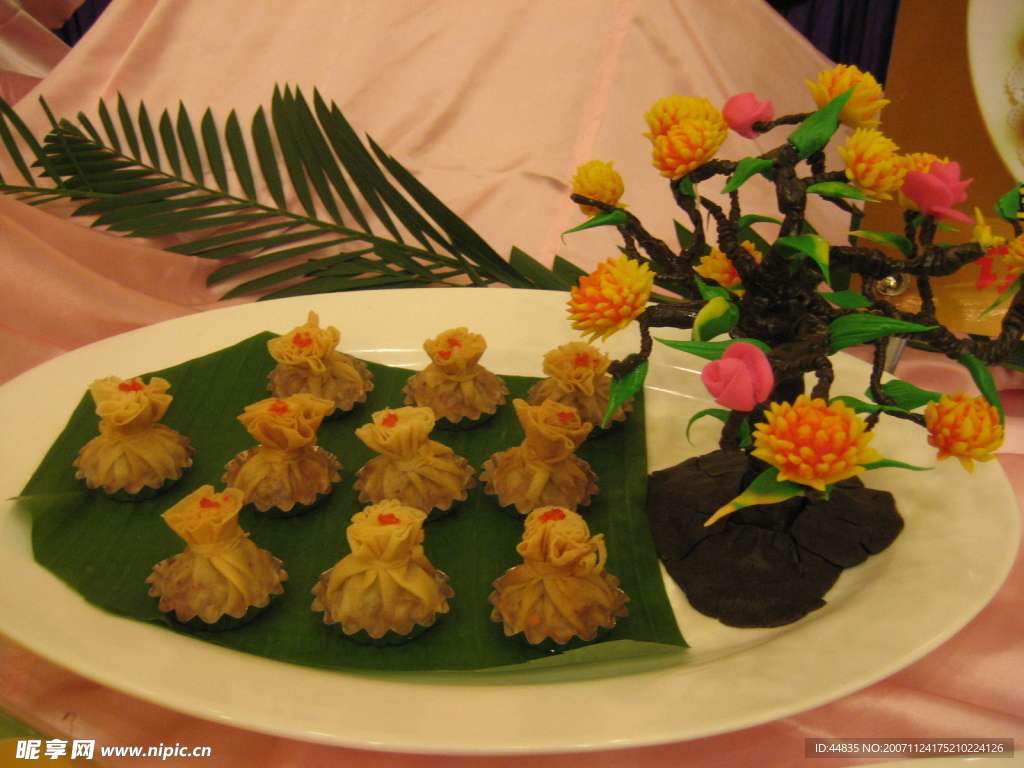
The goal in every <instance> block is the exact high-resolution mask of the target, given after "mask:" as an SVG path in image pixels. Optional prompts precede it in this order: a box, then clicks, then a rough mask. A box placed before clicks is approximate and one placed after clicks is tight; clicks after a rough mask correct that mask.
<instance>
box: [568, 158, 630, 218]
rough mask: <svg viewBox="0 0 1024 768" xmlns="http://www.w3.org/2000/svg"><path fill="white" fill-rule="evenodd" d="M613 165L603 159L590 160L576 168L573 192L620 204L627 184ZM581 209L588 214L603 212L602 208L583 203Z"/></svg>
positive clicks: (592, 198) (611, 203) (612, 203)
mask: <svg viewBox="0 0 1024 768" xmlns="http://www.w3.org/2000/svg"><path fill="white" fill-rule="evenodd" d="M613 165H614V164H613V163H605V162H603V161H601V160H589V161H588V162H586V163H584V164H583V165H581V166H580V167H579V168H577V169H576V175H575V176H573V177H572V191H573V194H575V195H583V196H584V197H589V198H590V199H591V200H599V201H600V202H602V203H607V204H608V205H618V204H619V199H620V198H621V197H622V193H623V192H625V190H626V186H625V184H624V183H623V181H622V176H620V175H619V172H618V171H616V170H615V168H614V167H613ZM622 207H625V206H622ZM580 210H581V211H583V213H585V214H586V215H587V216H593V215H595V214H597V213H600V212H601V209H600V208H595V207H594V206H592V205H581V206H580Z"/></svg>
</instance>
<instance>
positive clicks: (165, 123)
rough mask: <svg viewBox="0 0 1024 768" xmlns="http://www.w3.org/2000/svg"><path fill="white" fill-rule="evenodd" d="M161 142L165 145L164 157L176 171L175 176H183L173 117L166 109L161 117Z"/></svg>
mask: <svg viewBox="0 0 1024 768" xmlns="http://www.w3.org/2000/svg"><path fill="white" fill-rule="evenodd" d="M159 131H160V141H161V143H162V144H163V148H164V155H166V156H167V162H168V164H169V165H170V166H171V170H173V171H174V175H175V176H178V177H180V176H181V155H179V154H178V140H177V139H176V138H175V136H174V126H173V125H171V115H170V113H168V112H167V110H166V109H165V110H164V111H163V114H161V115H160V126H159Z"/></svg>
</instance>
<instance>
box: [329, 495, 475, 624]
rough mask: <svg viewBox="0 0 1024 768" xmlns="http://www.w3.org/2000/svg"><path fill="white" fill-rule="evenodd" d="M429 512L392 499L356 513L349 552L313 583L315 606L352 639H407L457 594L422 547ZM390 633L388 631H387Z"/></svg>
mask: <svg viewBox="0 0 1024 768" xmlns="http://www.w3.org/2000/svg"><path fill="white" fill-rule="evenodd" d="M426 517H427V516H426V515H425V514H424V513H423V512H421V511H420V510H418V509H414V508H413V507H408V506H405V505H404V504H402V503H400V502H398V501H395V500H394V499H391V500H388V501H384V502H382V503H380V504H375V505H372V506H369V507H367V508H366V509H364V510H363V511H361V512H357V513H356V514H355V515H353V516H352V524H351V525H349V527H348V530H347V532H346V537H347V539H348V544H349V547H350V548H351V552H350V554H348V555H346V556H345V557H343V558H342V559H341V560H339V561H338V562H337V563H336V564H335V566H334V567H333V568H331V569H330V570H328V571H325V572H324V573H323V574H322V575H321V576H320V580H319V582H317V584H316V586H315V587H313V594H314V595H315V599H314V600H313V610H314V611H323V613H324V623H325V624H341V628H342V630H343V631H344V632H345V634H346V635H349V636H355V637H354V639H366V640H368V641H372V640H380V639H382V638H385V636H388V637H389V638H393V639H394V640H395V641H401V640H402V639H409V638H411V637H412V636H414V635H416V634H418V633H419V632H421V631H423V630H424V629H426V628H427V627H430V626H432V625H433V624H434V622H435V621H436V619H437V616H438V615H439V614H442V613H448V611H449V606H448V599H449V598H451V597H452V596H453V595H454V594H455V593H454V591H453V590H452V589H451V587H449V586H448V577H447V576H446V575H445V574H443V573H441V572H440V571H439V570H437V569H436V568H435V567H434V566H433V565H432V564H431V562H430V560H428V559H427V556H426V555H425V554H424V551H423V539H424V535H423V521H424V520H426ZM389 633H390V634H389Z"/></svg>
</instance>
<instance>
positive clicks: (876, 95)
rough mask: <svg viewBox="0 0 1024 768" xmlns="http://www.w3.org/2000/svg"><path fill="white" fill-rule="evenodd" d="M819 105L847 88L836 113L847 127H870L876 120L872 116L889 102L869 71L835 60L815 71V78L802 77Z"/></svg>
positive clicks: (822, 104)
mask: <svg viewBox="0 0 1024 768" xmlns="http://www.w3.org/2000/svg"><path fill="white" fill-rule="evenodd" d="M805 82H806V83H807V87H808V88H810V91H811V95H812V96H813V97H814V101H815V102H817V104H818V106H819V107H824V106H825V105H826V104H828V103H829V102H830V101H832V99H834V98H835V97H836V96H841V95H842V94H844V93H846V92H847V91H848V90H850V89H851V88H856V90H855V91H854V92H853V93H852V94H850V99H849V101H847V102H846V104H845V105H844V106H843V110H842V112H840V113H839V121H840V122H841V123H842V124H843V125H848V126H850V127H851V128H873V127H874V126H876V125H878V123H879V121H878V120H875V119H874V118H875V117H876V116H877V115H878V113H879V112H881V111H882V107H884V106H885V105H886V104H888V103H889V100H888V99H884V98H882V87H881V86H880V85H879V84H878V81H877V80H875V77H874V75H872V74H871V73H870V72H861V71H860V69H858V68H857V67H855V66H853V65H847V64H838V65H837V66H836V68H835V69H826V70H825V71H823V72H820V73H819V74H818V82H817V83H814V82H811V81H810V80H807V81H805Z"/></svg>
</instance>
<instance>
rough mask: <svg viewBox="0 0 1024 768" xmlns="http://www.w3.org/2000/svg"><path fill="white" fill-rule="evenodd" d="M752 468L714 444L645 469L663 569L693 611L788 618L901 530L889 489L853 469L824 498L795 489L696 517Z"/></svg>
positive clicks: (726, 498)
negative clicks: (781, 497) (771, 499)
mask: <svg viewBox="0 0 1024 768" xmlns="http://www.w3.org/2000/svg"><path fill="white" fill-rule="evenodd" d="M758 471H759V470H756V469H754V468H752V467H751V464H750V459H749V458H748V456H747V455H746V454H745V453H744V452H742V451H722V450H719V451H714V452H712V453H708V454H705V455H703V456H698V457H696V458H693V459H689V460H687V461H685V462H683V463H682V464H678V465H676V466H675V467H671V468H669V469H665V470H661V471H659V472H655V473H653V474H652V475H651V476H650V478H649V480H648V493H647V516H648V520H649V522H650V525H651V530H652V532H653V534H654V542H655V548H656V549H657V551H658V556H659V557H660V558H661V560H662V562H664V564H665V567H666V569H667V570H668V572H669V574H670V575H671V576H672V578H673V579H674V580H675V581H676V583H677V584H679V586H680V587H681V588H682V590H683V591H684V592H685V593H686V596H687V598H688V599H689V601H690V604H691V605H692V606H693V607H694V608H695V609H696V610H698V611H700V612H701V613H703V614H705V615H707V616H711V617H713V618H716V619H718V620H719V621H721V622H722V623H723V624H727V625H729V626H733V627H778V626H782V625H785V624H790V623H792V622H794V621H796V620H797V619H800V618H802V617H803V616H806V615H807V614H808V613H810V612H811V611H813V610H815V609H817V608H820V607H821V606H823V605H824V604H825V600H824V596H825V593H826V592H828V591H829V589H831V588H832V585H833V584H835V582H836V579H838V578H839V574H840V573H841V572H842V571H843V569H844V568H850V567H852V566H854V565H858V564H860V563H862V562H864V561H865V560H866V559H867V558H868V557H869V556H871V555H873V554H876V553H878V552H881V551H882V550H884V549H885V548H886V547H888V546H889V545H890V544H892V542H893V541H894V540H895V539H896V537H897V536H898V535H899V533H900V531H901V530H903V518H902V517H901V516H900V514H899V512H897V510H896V504H895V502H894V500H893V497H892V494H890V493H888V492H886V491H876V490H871V489H869V488H865V487H864V484H863V483H862V482H861V481H860V480H859V479H857V478H851V479H850V480H844V481H842V482H840V483H837V484H836V485H835V486H834V487H833V489H832V493H831V494H830V495H829V499H828V501H824V500H820V501H815V502H812V501H810V500H808V499H807V498H805V497H803V496H797V497H794V498H792V499H788V500H786V501H783V502H779V503H777V504H761V505H756V506H751V507H746V508H744V509H741V510H738V511H736V512H734V513H732V514H731V515H729V516H728V517H726V518H724V519H722V520H719V521H718V522H717V523H715V524H714V525H712V526H710V527H708V528H705V527H704V523H705V521H707V519H708V518H709V517H711V515H713V514H714V513H715V511H716V510H718V509H719V508H720V507H722V506H723V505H725V504H728V503H729V502H730V501H732V500H733V499H734V498H736V497H737V496H738V495H739V494H740V492H741V491H742V490H743V488H745V487H746V486H747V484H749V482H750V481H751V480H753V478H754V477H755V476H756V474H757V473H758Z"/></svg>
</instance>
